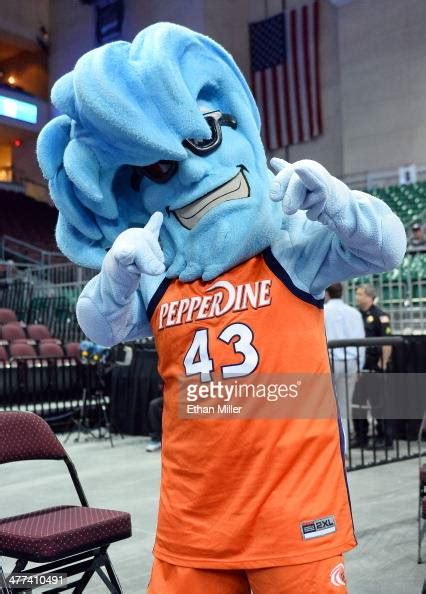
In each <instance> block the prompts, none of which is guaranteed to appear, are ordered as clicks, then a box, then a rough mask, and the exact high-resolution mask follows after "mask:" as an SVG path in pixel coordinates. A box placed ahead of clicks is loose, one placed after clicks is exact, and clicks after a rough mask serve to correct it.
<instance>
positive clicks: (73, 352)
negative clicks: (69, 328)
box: [65, 342, 80, 359]
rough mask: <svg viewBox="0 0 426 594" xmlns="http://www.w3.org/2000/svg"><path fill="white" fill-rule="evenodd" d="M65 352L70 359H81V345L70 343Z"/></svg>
mask: <svg viewBox="0 0 426 594" xmlns="http://www.w3.org/2000/svg"><path fill="white" fill-rule="evenodd" d="M65 352H66V353H67V356H68V357H75V358H76V359H80V343H79V342H69V343H68V344H67V345H66V346H65Z"/></svg>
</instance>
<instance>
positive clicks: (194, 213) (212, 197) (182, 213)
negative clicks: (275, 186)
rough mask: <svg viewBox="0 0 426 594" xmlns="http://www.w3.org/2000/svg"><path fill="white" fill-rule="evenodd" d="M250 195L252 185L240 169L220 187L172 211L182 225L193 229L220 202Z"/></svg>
mask: <svg viewBox="0 0 426 594" xmlns="http://www.w3.org/2000/svg"><path fill="white" fill-rule="evenodd" d="M249 196H250V187H249V185H248V182H247V180H246V178H245V175H244V173H243V172H242V171H240V172H239V173H238V174H237V175H236V176H235V177H233V178H232V179H230V180H229V181H227V182H226V183H224V184H222V185H221V186H219V187H218V188H215V189H214V190H212V191H211V192H209V193H208V194H205V195H204V196H202V197H201V198H198V199H197V200H194V202H191V203H190V204H187V205H186V206H183V207H182V208H178V209H177V210H173V211H172V212H173V214H174V215H176V218H177V219H178V221H179V223H181V225H183V226H184V227H186V229H192V228H193V227H195V225H196V224H197V223H198V221H199V220H200V219H201V217H203V216H204V215H205V214H206V213H207V212H208V211H209V210H211V209H212V208H214V207H215V206H219V204H222V202H227V201H228V200H238V199H239V198H248V197H249Z"/></svg>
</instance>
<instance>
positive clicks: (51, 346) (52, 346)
mask: <svg viewBox="0 0 426 594" xmlns="http://www.w3.org/2000/svg"><path fill="white" fill-rule="evenodd" d="M38 352H39V353H40V357H63V356H64V351H63V349H62V347H61V345H60V344H56V342H44V341H43V342H41V343H40V344H39V345H38Z"/></svg>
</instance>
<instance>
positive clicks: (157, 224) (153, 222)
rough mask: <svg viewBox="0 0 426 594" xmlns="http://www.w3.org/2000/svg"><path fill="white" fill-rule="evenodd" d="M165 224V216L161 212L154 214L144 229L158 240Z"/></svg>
mask: <svg viewBox="0 0 426 594" xmlns="http://www.w3.org/2000/svg"><path fill="white" fill-rule="evenodd" d="M162 224H163V215H162V213H161V212H160V211H158V210H157V212H154V214H153V215H152V216H151V218H150V219H149V221H148V222H147V224H146V225H145V227H144V229H146V230H147V231H149V232H150V233H152V235H153V236H154V237H155V238H156V239H158V236H159V234H160V229H161V225H162Z"/></svg>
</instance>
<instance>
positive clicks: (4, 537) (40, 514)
mask: <svg viewBox="0 0 426 594" xmlns="http://www.w3.org/2000/svg"><path fill="white" fill-rule="evenodd" d="M42 459H50V460H63V461H64V462H65V464H66V466H67V468H68V471H69V473H70V476H71V479H72V482H73V483H74V487H75V489H76V491H77V494H78V496H79V499H80V502H81V506H74V505H61V506H57V507H51V508H46V509H40V510H36V511H34V512H30V513H27V514H23V515H19V516H13V517H8V518H3V519H0V557H1V556H5V557H12V558H14V559H16V564H15V567H14V569H13V571H12V573H11V574H10V575H12V574H16V573H19V574H24V575H26V574H38V575H40V576H48V575H49V573H51V572H52V571H53V572H57V573H61V574H65V575H66V576H67V581H68V578H70V577H72V576H78V575H79V574H82V575H81V577H79V578H78V579H76V580H73V581H70V582H68V583H67V584H65V585H62V586H59V587H55V588H53V589H49V590H45V592H48V593H49V594H57V593H59V592H64V591H65V590H70V589H72V588H73V594H81V593H82V592H84V591H85V588H86V586H87V584H88V583H89V580H90V579H91V577H92V576H93V575H94V573H95V572H96V573H97V574H98V575H99V577H100V578H101V579H102V581H103V582H104V584H105V585H106V587H107V588H108V592H110V593H111V594H122V592H123V590H122V589H121V586H120V583H119V581H118V578H117V576H116V574H115V572H114V569H113V567H112V564H111V561H110V558H109V556H108V552H107V549H108V547H109V545H110V544H111V543H113V542H116V541H119V540H123V539H125V538H129V537H130V536H131V518H130V514H128V513H125V512H120V511H113V510H108V509H99V508H93V507H89V505H88V502H87V499H86V496H85V494H84V491H83V487H82V486H81V483H80V481H79V478H78V475H77V471H76V469H75V467H74V465H73V463H72V462H71V460H70V458H69V457H68V455H67V453H66V451H65V450H64V448H63V447H62V444H61V443H60V442H59V440H58V439H57V437H56V436H55V434H54V433H53V431H52V430H51V429H50V427H49V425H48V424H47V423H46V422H45V421H44V420H43V419H42V418H41V417H39V416H38V415H35V414H34V413H31V412H0V464H4V463H7V462H16V461H19V460H42ZM4 508H5V504H4V502H2V504H1V507H0V509H4ZM28 563H36V564H38V566H37V567H31V568H30V569H27V570H26V569H25V568H26V566H27V565H28ZM104 569H105V570H106V574H105V571H104ZM7 577H10V576H7ZM45 583H48V582H45ZM38 587H43V586H38ZM33 589H35V587H34V585H33V586H27V587H26V588H24V587H23V588H22V589H18V590H16V589H14V590H13V592H14V594H18V592H24V591H32V590H33ZM1 591H2V590H1V589H0V592H1ZM6 591H7V590H6Z"/></svg>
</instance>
